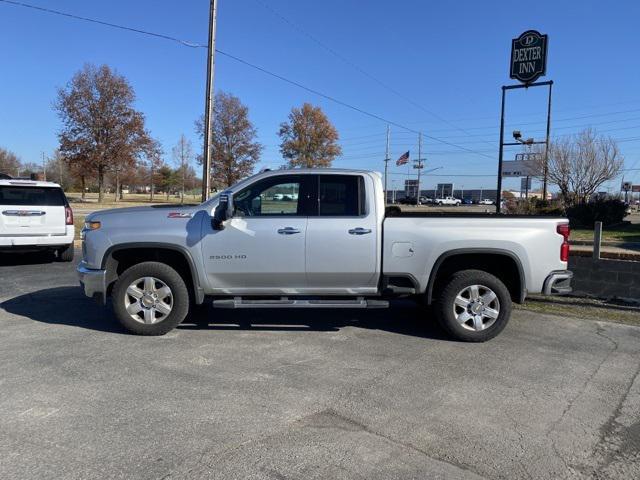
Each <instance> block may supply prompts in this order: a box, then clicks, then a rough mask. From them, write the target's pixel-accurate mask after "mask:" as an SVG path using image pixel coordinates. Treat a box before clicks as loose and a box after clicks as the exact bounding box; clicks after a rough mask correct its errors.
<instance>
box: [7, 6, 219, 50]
mask: <svg viewBox="0 0 640 480" xmlns="http://www.w3.org/2000/svg"><path fill="white" fill-rule="evenodd" d="M0 2H3V3H9V4H11V5H15V6H18V7H24V8H30V9H32V10H40V11H41V12H45V13H51V14H53V15H60V16H62V17H68V18H73V19H74V20H82V21H84V22H90V23H97V24H98V25H103V26H105V27H112V28H118V29H120V30H127V31H129V32H134V33H140V34H142V35H149V36H151V37H156V38H162V39H163V40H170V41H172V42H176V43H179V44H181V45H184V46H185V47H191V48H207V45H202V44H200V43H193V42H188V41H186V40H181V39H179V38H176V37H172V36H170V35H165V34H163V33H155V32H150V31H148V30H141V29H139V28H132V27H125V26H123V25H117V24H115V23H110V22H104V21H102V20H96V19H95V18H89V17H82V16H80V15H74V14H72V13H66V12H61V11H59V10H53V9H51V8H45V7H39V6H37V5H31V4H29V3H24V2H16V1H14V0H0Z"/></svg>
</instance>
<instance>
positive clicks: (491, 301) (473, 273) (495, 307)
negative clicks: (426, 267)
mask: <svg viewBox="0 0 640 480" xmlns="http://www.w3.org/2000/svg"><path fill="white" fill-rule="evenodd" d="M434 311H435V313H436V315H437V318H438V321H439V322H440V324H441V325H442V328H444V330H446V331H447V333H449V334H450V335H451V336H452V337H454V338H456V339H457V340H462V341H465V342H485V341H487V340H490V339H492V338H493V337H495V336H496V335H498V334H499V333H500V332H501V331H502V330H503V329H504V327H506V326H507V323H508V322H509V317H510V316H511V296H510V295H509V291H508V290H507V287H506V286H505V285H504V283H502V282H501V281H500V280H499V279H498V278H497V277H495V276H494V275H491V274H490V273H487V272H484V271H482V270H462V271H459V272H456V273H454V274H453V275H452V276H451V277H450V278H449V279H448V281H447V282H446V284H445V285H444V287H443V288H442V290H441V292H440V295H439V298H438V299H437V302H436V308H435V309H434Z"/></svg>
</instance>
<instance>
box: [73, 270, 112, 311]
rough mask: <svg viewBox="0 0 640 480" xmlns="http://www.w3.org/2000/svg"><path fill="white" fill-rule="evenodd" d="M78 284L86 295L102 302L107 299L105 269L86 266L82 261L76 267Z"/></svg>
mask: <svg viewBox="0 0 640 480" xmlns="http://www.w3.org/2000/svg"><path fill="white" fill-rule="evenodd" d="M76 271H77V272H78V279H79V280H80V286H81V287H82V288H83V290H84V294H85V295H86V296H87V297H91V298H93V299H95V300H97V301H98V302H100V303H102V304H104V303H106V301H107V271H106V270H94V269H92V268H87V264H86V263H85V262H84V261H82V262H80V263H79V264H78V267H77V268H76Z"/></svg>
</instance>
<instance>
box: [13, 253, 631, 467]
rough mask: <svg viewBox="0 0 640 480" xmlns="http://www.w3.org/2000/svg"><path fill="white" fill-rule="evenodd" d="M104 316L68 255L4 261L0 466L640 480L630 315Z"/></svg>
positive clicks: (411, 311)
mask: <svg viewBox="0 0 640 480" xmlns="http://www.w3.org/2000/svg"><path fill="white" fill-rule="evenodd" d="M602 314H606V311H603V313H602ZM110 315H111V311H110V309H105V308H102V307H100V306H98V305H96V304H94V303H93V302H92V301H91V300H89V299H86V298H85V297H84V296H83V295H82V293H81V292H80V289H79V287H77V283H76V278H75V273H74V267H73V266H72V265H69V264H57V263H51V264H49V263H40V262H39V261H34V262H29V264H24V263H21V262H19V261H18V262H16V261H13V260H7V259H6V258H5V259H0V362H1V365H2V367H1V369H0V478H7V479H9V478H12V479H13V478H16V479H23V478H38V479H48V478H50V479H92V478H96V479H98V478H99V479H107V478H114V479H115V478H127V479H132V478H135V479H160V478H167V479H205V478H211V479H234V478H252V479H309V478H311V479H314V478H317V479H320V478H322V479H325V478H332V479H334V478H335V479H347V478H349V479H351V478H366V479H376V478H380V479H393V478H398V479H405V478H443V479H444V478H446V479H450V478H454V479H458V478H459V479H473V478H505V479H506V478H509V479H513V478H550V479H551V478H553V479H557V478H569V479H573V478H598V479H607V478H611V479H613V478H621V479H622V478H624V479H627V478H640V379H639V372H640V328H638V327H633V326H626V325H619V324H613V323H607V322H595V321H589V320H578V319H569V318H561V317H558V316H552V315H541V314H537V313H532V312H528V311H523V310H518V311H515V312H514V315H513V318H512V321H511V323H510V324H509V326H508V327H507V328H506V330H505V331H504V332H503V333H502V334H501V335H500V336H499V337H497V338H496V339H494V340H492V341H490V342H488V343H485V344H479V345H474V344H464V343H457V342H452V341H449V340H447V339H446V338H445V337H444V336H443V334H442V333H441V332H440V330H439V329H437V328H436V327H435V326H433V325H432V324H431V323H430V321H429V318H428V316H426V315H424V314H421V313H420V311H419V310H418V309H416V308H415V307H414V306H413V305H412V304H410V303H408V302H407V303H403V302H398V303H397V304H395V305H394V306H393V308H392V309H390V310H371V311H358V310H352V311H349V310H339V311H334V310H331V311H322V310H308V311H300V310H295V311H291V310H289V311H287V310H269V311H266V310H263V311H260V310H256V311H246V310H243V311H233V310H211V309H210V310H208V311H205V312H204V313H202V314H200V315H199V317H198V318H197V319H196V320H198V322H197V324H184V325H183V326H181V327H180V328H178V329H176V330H175V331H173V332H171V333H169V334H168V335H166V336H164V337H153V338H144V337H135V336H131V335H127V334H125V333H124V332H123V331H122V330H121V329H120V328H119V327H118V326H117V324H115V322H114V321H113V320H112V319H111V317H110ZM421 315H422V316H421ZM205 320H208V321H209V322H211V323H210V324H209V325H208V326H204V325H203V323H204V321H205Z"/></svg>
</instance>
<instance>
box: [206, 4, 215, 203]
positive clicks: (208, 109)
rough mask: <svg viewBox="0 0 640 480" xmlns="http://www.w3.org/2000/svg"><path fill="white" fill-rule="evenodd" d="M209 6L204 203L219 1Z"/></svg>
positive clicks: (208, 184)
mask: <svg viewBox="0 0 640 480" xmlns="http://www.w3.org/2000/svg"><path fill="white" fill-rule="evenodd" d="M210 2H211V3H210V5H209V49H208V54H207V94H206V95H207V96H206V101H205V112H204V152H203V157H202V201H203V202H205V201H206V200H207V199H208V198H209V192H210V191H211V143H212V136H213V135H212V121H213V103H214V97H213V79H214V74H215V54H216V12H217V10H218V0H210Z"/></svg>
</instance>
